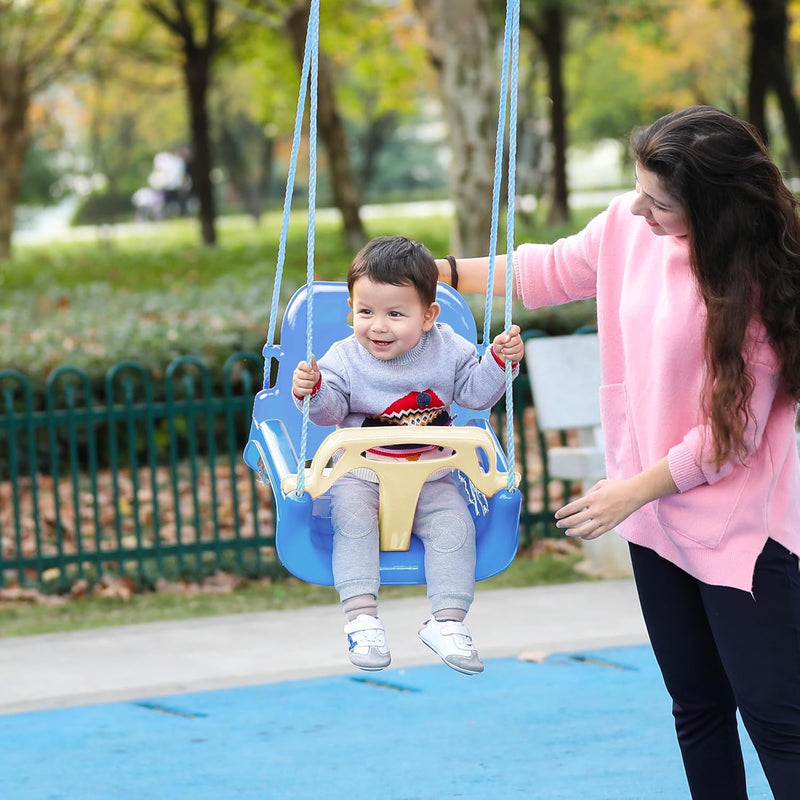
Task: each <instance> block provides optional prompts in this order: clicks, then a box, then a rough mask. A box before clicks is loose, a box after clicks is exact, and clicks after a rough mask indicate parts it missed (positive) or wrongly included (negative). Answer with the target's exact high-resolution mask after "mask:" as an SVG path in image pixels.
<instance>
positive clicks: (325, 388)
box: [295, 323, 519, 428]
mask: <svg viewBox="0 0 800 800" xmlns="http://www.w3.org/2000/svg"><path fill="white" fill-rule="evenodd" d="M318 365H319V369H320V372H321V374H322V381H321V383H320V386H319V389H318V390H317V391H316V393H315V394H314V395H313V397H312V398H311V403H310V406H309V417H310V419H311V421H312V422H314V423H316V424H318V425H338V426H340V427H344V428H355V427H361V426H363V425H365V424H366V425H381V424H384V425H431V424H435V425H442V424H447V423H448V422H449V419H450V406H451V404H452V403H457V404H458V405H460V406H462V407H463V408H469V409H474V410H482V409H486V408H491V407H492V406H493V405H494V404H495V403H496V402H497V401H498V400H499V399H500V398H501V397H502V396H503V394H504V392H505V371H504V369H503V367H502V366H500V364H499V363H498V362H497V361H496V360H495V358H494V356H493V355H492V354H491V352H489V350H488V349H487V352H486V355H485V357H484V358H482V359H480V360H479V359H478V356H477V350H476V348H475V346H474V345H473V344H472V343H471V342H468V341H467V340H466V339H464V338H463V337H462V336H459V335H458V334H456V333H455V331H453V329H452V328H451V327H450V326H449V325H445V324H443V323H439V324H437V325H434V327H433V328H432V329H431V330H430V331H427V332H425V333H423V334H422V338H421V339H420V341H419V343H418V344H417V345H416V346H415V347H413V348H412V349H411V350H409V351H408V352H407V353H405V354H403V355H402V356H398V357H397V358H393V359H391V360H389V361H382V360H381V359H378V358H375V356H373V355H372V354H370V353H369V352H368V351H367V350H366V349H365V348H364V347H362V346H361V345H360V344H359V343H358V342H357V341H356V338H355V336H349V337H348V338H347V339H342V340H341V341H339V342H336V343H335V344H334V345H332V346H331V348H330V349H329V350H328V352H327V353H325V355H324V356H322V358H320V359H319V361H318ZM518 372H519V365H516V366H515V367H514V373H513V375H514V377H516V375H517V373H518ZM295 400H297V398H295ZM301 404H302V401H301V402H300V403H298V405H301ZM445 415H446V416H445Z"/></svg>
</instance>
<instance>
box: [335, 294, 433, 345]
mask: <svg viewBox="0 0 800 800" xmlns="http://www.w3.org/2000/svg"><path fill="white" fill-rule="evenodd" d="M350 305H351V306H352V307H353V331H354V332H355V335H356V339H357V340H358V342H359V343H360V344H361V346H362V347H364V348H365V349H366V350H367V351H369V352H370V353H371V354H372V355H373V356H375V358H379V359H380V360H381V361H389V360H390V359H392V358H397V357H398V356H401V355H403V354H404V353H407V352H408V351H409V350H411V348H413V347H415V346H416V345H417V343H418V342H419V340H420V338H421V337H422V333H423V331H427V330H430V329H431V327H433V324H434V322H435V321H436V316H437V314H438V311H439V307H438V305H437V304H436V303H432V304H431V305H430V306H427V307H426V306H425V305H424V304H423V302H422V300H421V299H420V296H419V294H417V290H416V289H415V288H414V287H413V286H394V285H393V284H391V283H375V282H374V281H371V280H370V279H369V278H359V279H358V280H357V281H356V282H355V283H354V284H353V293H352V297H351V298H350Z"/></svg>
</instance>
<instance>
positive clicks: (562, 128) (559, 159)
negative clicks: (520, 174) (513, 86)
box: [540, 6, 570, 224]
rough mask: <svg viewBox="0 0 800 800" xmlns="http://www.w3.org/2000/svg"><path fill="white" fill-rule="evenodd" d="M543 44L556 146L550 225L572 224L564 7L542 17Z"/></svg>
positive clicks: (550, 11) (553, 8) (554, 9)
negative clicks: (565, 88)
mask: <svg viewBox="0 0 800 800" xmlns="http://www.w3.org/2000/svg"><path fill="white" fill-rule="evenodd" d="M542 20H543V24H542V31H541V36H540V42H541V45H542V50H543V51H544V55H545V59H546V61H547V79H548V84H549V93H550V139H551V142H552V145H553V172H552V176H551V177H552V202H551V205H550V212H549V214H548V222H550V223H552V224H560V223H563V222H567V221H568V220H569V216H570V213H569V187H568V186H567V122H566V117H567V110H566V101H565V93H564V76H563V64H564V11H563V9H562V8H561V6H547V7H546V8H545V9H544V11H543V13H542Z"/></svg>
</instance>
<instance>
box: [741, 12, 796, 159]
mask: <svg viewBox="0 0 800 800" xmlns="http://www.w3.org/2000/svg"><path fill="white" fill-rule="evenodd" d="M747 4H748V6H749V7H750V11H751V14H752V19H751V23H750V39H751V44H750V81H749V85H748V93H747V102H748V117H749V119H750V121H751V122H752V123H753V125H755V126H756V127H757V128H758V129H759V131H760V132H761V135H762V136H763V137H764V141H767V140H768V136H769V132H768V129H767V122H766V98H767V93H768V92H769V90H770V89H772V90H773V91H774V92H775V94H776V96H777V98H778V102H779V103H780V107H781V112H782V114H783V120H784V125H785V129H786V138H787V140H788V142H789V146H790V148H791V151H792V157H793V158H794V161H795V164H796V165H800V112H799V111H798V107H797V102H796V100H795V97H794V93H793V91H792V79H791V76H790V74H789V72H790V70H789V61H788V58H787V48H788V31H789V19H788V13H787V10H786V5H787V4H786V0H747Z"/></svg>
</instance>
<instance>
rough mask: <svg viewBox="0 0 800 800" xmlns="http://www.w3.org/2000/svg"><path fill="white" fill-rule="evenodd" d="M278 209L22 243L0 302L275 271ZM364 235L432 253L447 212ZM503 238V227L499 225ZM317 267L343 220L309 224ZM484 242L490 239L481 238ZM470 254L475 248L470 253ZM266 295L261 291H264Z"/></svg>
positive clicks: (6, 266) (290, 246) (331, 255)
mask: <svg viewBox="0 0 800 800" xmlns="http://www.w3.org/2000/svg"><path fill="white" fill-rule="evenodd" d="M594 213H596V209H580V210H578V211H576V212H575V215H574V216H575V218H574V220H573V222H572V223H571V224H570V225H564V226H559V227H553V226H539V225H535V224H525V223H524V222H522V221H518V223H517V239H518V241H526V240H530V241H553V240H554V239H555V238H558V237H559V236H563V235H565V234H567V233H569V232H571V231H573V230H577V229H578V228H579V227H581V226H582V225H583V224H584V223H585V222H586V221H587V220H588V219H589V218H590V217H591V216H593V214H594ZM280 226H281V217H280V215H279V214H278V213H276V212H272V213H270V214H266V215H264V217H263V219H262V222H261V224H260V225H258V226H256V225H254V224H253V222H252V221H251V220H250V219H249V218H247V217H244V216H235V217H221V218H220V219H219V221H218V243H217V245H216V246H215V247H204V246H202V245H201V244H200V243H199V232H198V225H197V222H196V220H193V219H177V220H165V221H163V222H159V223H150V224H146V225H144V224H143V225H140V226H135V227H128V228H121V229H119V231H118V232H114V229H113V228H111V229H109V232H108V233H107V234H106V235H104V236H103V237H102V238H97V239H94V240H88V241H69V242H58V243H48V244H42V245H39V244H35V245H34V244H20V245H17V246H16V247H15V249H14V257H13V260H10V261H9V260H6V261H0V287H2V289H3V293H0V306H2V305H3V304H4V303H5V302H6V301H5V300H4V299H3V296H2V295H3V294H5V293H6V292H9V291H32V292H40V291H48V290H52V289H53V288H54V287H60V288H62V289H65V290H69V289H74V288H75V287H77V286H83V285H87V284H93V283H103V284H106V285H108V286H110V287H112V288H114V289H116V290H120V291H128V292H150V291H164V292H179V291H182V290H183V289H185V288H187V287H204V286H212V285H213V284H214V283H215V282H216V281H217V280H219V279H220V278H222V277H227V278H228V279H231V278H242V279H251V278H253V277H256V276H269V277H270V279H271V278H272V277H273V276H274V273H275V263H276V259H277V253H278V241H279V237H280ZM365 227H366V228H367V235H368V236H370V237H372V236H378V235H385V234H404V235H406V236H410V237H412V238H415V239H419V240H420V241H422V242H423V243H424V244H425V245H426V246H427V247H428V248H429V249H430V250H431V252H433V253H434V254H435V255H437V256H438V255H442V254H444V253H446V252H448V251H449V250H450V246H449V231H450V222H449V219H448V218H447V217H444V216H441V215H431V216H428V217H416V216H414V217H411V216H408V217H404V216H401V215H399V214H392V213H390V212H387V215H386V216H385V217H379V218H371V219H369V220H368V221H367V222H365ZM306 236H307V231H306V221H305V218H304V215H303V214H295V215H294V216H293V217H292V222H291V225H290V228H289V238H288V241H287V246H286V260H285V265H284V279H285V280H287V281H288V283H290V284H293V285H298V283H304V282H305V274H306ZM499 241H501V242H503V241H505V240H504V232H503V231H502V229H501V230H500V231H499ZM315 245H316V246H315V254H316V258H315V271H316V274H317V277H318V278H321V279H324V280H341V279H343V278H344V275H345V272H346V270H347V266H348V264H349V263H350V260H351V254H349V253H348V252H347V249H346V247H345V242H344V237H343V235H342V231H341V225H340V224H339V223H338V222H336V221H332V220H330V219H329V218H327V217H322V216H320V218H318V220H317V225H316V230H315ZM487 248H488V242H487ZM475 255H480V254H479V253H476V254H475ZM265 299H266V298H265Z"/></svg>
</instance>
